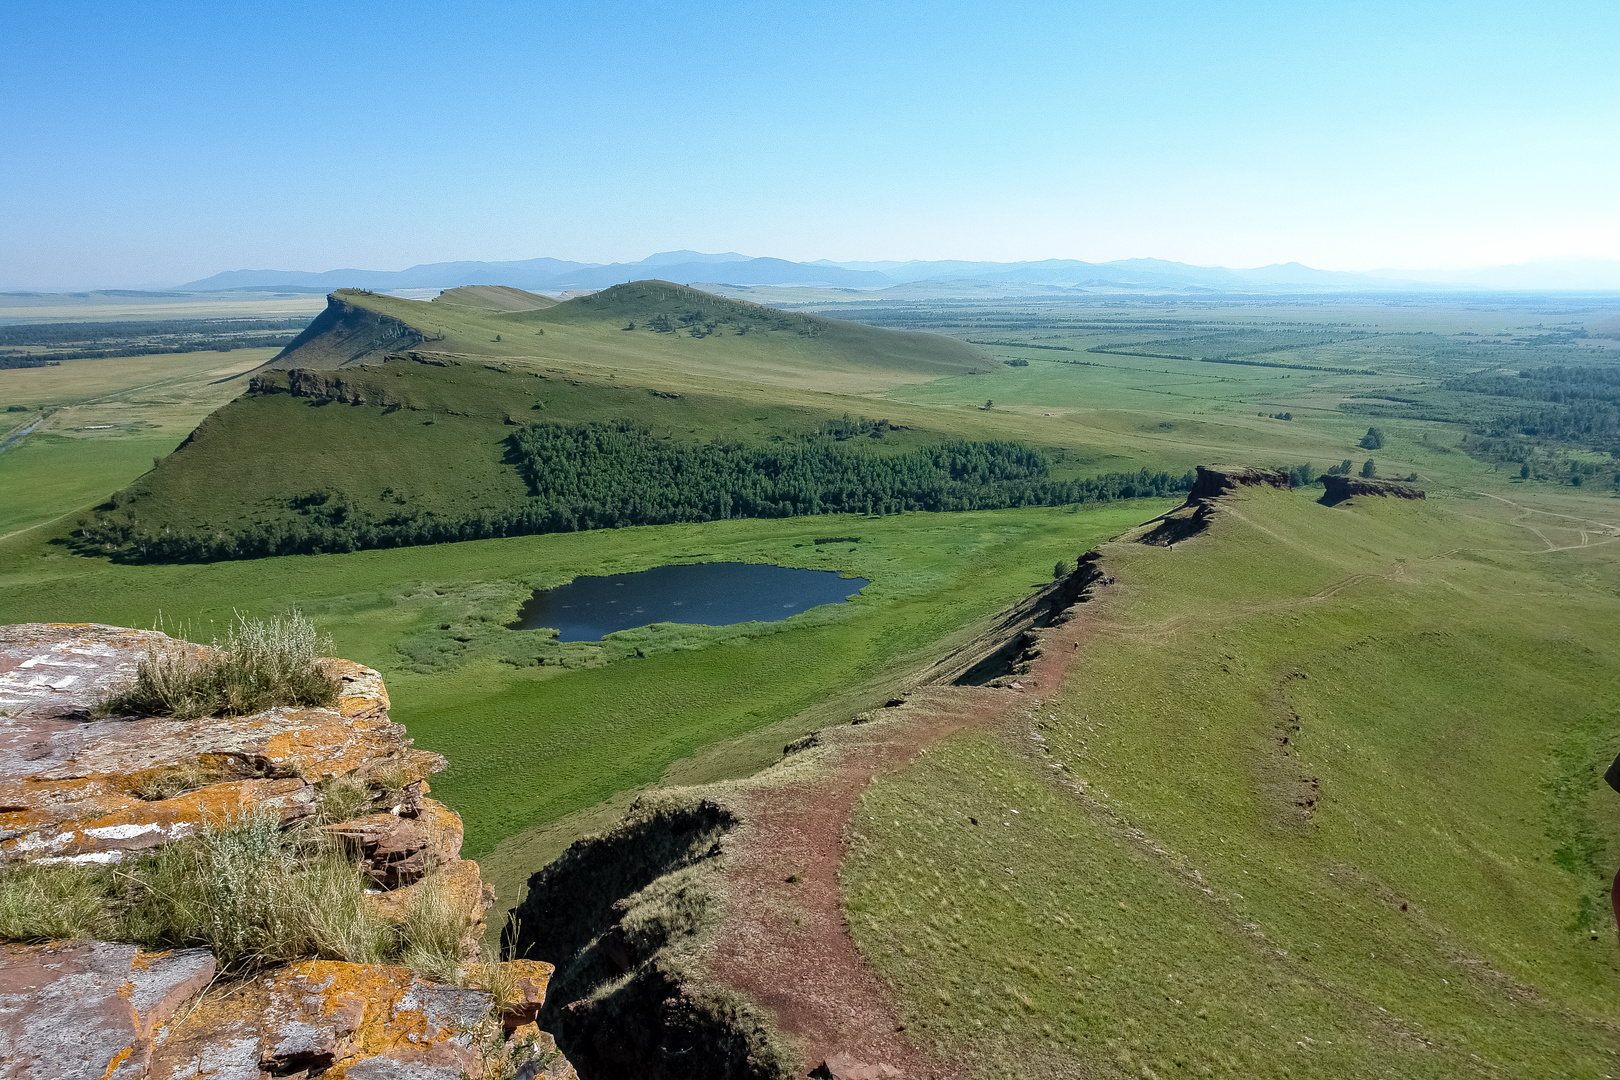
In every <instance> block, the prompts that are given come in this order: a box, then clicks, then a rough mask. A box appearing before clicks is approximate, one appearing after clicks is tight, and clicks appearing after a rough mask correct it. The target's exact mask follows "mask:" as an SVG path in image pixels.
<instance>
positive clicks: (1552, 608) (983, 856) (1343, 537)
mask: <svg viewBox="0 0 1620 1080" xmlns="http://www.w3.org/2000/svg"><path fill="white" fill-rule="evenodd" d="M1611 506H1612V504H1608V505H1604V506H1603V507H1602V509H1603V510H1604V511H1607V510H1609V509H1610V507H1611ZM1594 516H1596V517H1597V518H1598V521H1590V520H1589V521H1584V522H1583V521H1581V520H1579V519H1578V518H1577V519H1571V518H1560V517H1556V516H1553V515H1549V514H1540V515H1522V516H1521V515H1520V514H1519V512H1518V511H1516V510H1515V509H1514V508H1513V507H1511V506H1507V505H1505V504H1503V503H1500V502H1497V501H1495V500H1490V499H1475V500H1471V501H1470V500H1460V499H1448V500H1441V501H1439V502H1437V503H1435V504H1431V505H1423V504H1415V505H1414V504H1411V503H1403V502H1397V501H1394V500H1391V501H1389V502H1387V503H1386V502H1385V501H1383V500H1379V499H1371V500H1362V499H1357V500H1355V501H1354V505H1353V506H1352V507H1351V508H1347V509H1332V510H1330V509H1327V508H1324V507H1322V506H1319V505H1317V504H1316V503H1314V502H1312V501H1310V500H1309V499H1308V498H1306V497H1304V496H1303V495H1302V494H1299V493H1281V492H1269V491H1262V492H1259V493H1258V494H1256V495H1254V496H1252V497H1249V498H1247V499H1245V500H1243V501H1241V502H1239V503H1237V504H1235V505H1234V506H1233V508H1232V513H1230V514H1228V515H1225V516H1224V517H1222V518H1221V519H1220V521H1219V522H1218V524H1217V525H1216V526H1215V527H1214V529H1213V531H1212V532H1211V533H1210V534H1208V535H1206V536H1203V537H1199V538H1197V539H1194V540H1191V541H1188V542H1186V543H1184V544H1182V545H1180V546H1178V547H1177V548H1175V549H1173V550H1171V551H1165V550H1163V549H1158V548H1150V547H1143V546H1138V545H1129V544H1123V545H1114V546H1112V547H1111V548H1109V549H1108V554H1107V566H1108V567H1109V569H1110V571H1111V572H1112V573H1113V574H1115V575H1116V576H1117V580H1118V582H1119V584H1118V585H1117V586H1116V587H1115V590H1110V593H1111V594H1112V595H1110V596H1109V597H1108V598H1107V600H1106V601H1105V602H1104V604H1103V605H1101V606H1100V607H1099V608H1097V609H1091V610H1087V611H1086V612H1085V613H1084V614H1083V615H1082V618H1083V619H1084V620H1086V625H1087V626H1088V627H1089V628H1090V634H1091V636H1090V637H1089V638H1088V639H1087V641H1086V643H1085V645H1084V656H1083V659H1082V661H1081V665H1080V667H1079V668H1078V669H1077V674H1076V676H1075V677H1074V678H1072V679H1071V680H1070V681H1069V682H1068V683H1067V684H1066V685H1065V686H1064V687H1063V688H1062V689H1061V690H1060V691H1058V692H1057V693H1055V694H1052V695H1050V696H1049V697H1047V698H1046V699H1045V700H1044V701H1040V702H1032V703H1031V707H1030V709H1029V710H1028V719H1027V720H1026V721H1024V722H1023V723H1020V724H1019V725H1018V726H1017V728H1016V729H1015V730H1010V731H1007V732H1005V733H1004V734H1003V735H1002V736H1000V737H995V736H990V735H973V736H969V737H964V738H959V739H956V740H953V741H951V742H950V743H948V744H946V745H944V746H942V747H940V748H938V749H937V750H935V751H933V752H931V753H930V754H929V755H928V757H927V758H926V759H923V760H921V761H920V762H919V763H918V764H917V765H916V766H915V767H913V768H911V769H910V770H908V771H906V772H903V773H901V774H899V775H897V776H894V777H892V778H888V779H884V780H882V781H880V782H878V783H876V784H874V785H873V787H872V788H871V789H869V790H868V792H867V794H866V796H865V798H864V799H863V801H862V803H861V806H860V809H859V811H858V814H857V817H856V825H855V830H856V843H855V848H854V851H853V855H852V859H851V861H850V863H849V864H848V865H847V869H846V886H847V889H848V893H847V905H848V911H849V916H850V925H851V928H852V930H853V932H854V934H855V936H856V939H857V941H858V942H859V944H860V945H861V947H862V949H863V951H865V952H866V953H867V955H868V956H869V957H870V958H871V959H872V961H873V962H874V964H875V965H876V966H877V968H878V970H879V972H880V973H881V974H882V975H884V976H885V977H886V978H887V979H888V980H890V984H891V985H893V986H895V987H896V988H897V989H898V992H899V994H900V997H901V1000H902V1002H903V1008H902V1017H903V1019H904V1021H905V1022H906V1023H907V1024H908V1025H910V1026H911V1028H912V1030H916V1031H919V1032H920V1033H921V1038H922V1039H923V1040H924V1041H926V1042H931V1043H935V1044H938V1045H939V1046H941V1047H943V1048H946V1049H948V1050H949V1051H951V1052H952V1053H954V1054H955V1055H957V1057H958V1059H965V1060H975V1061H979V1062H982V1063H984V1064H985V1065H986V1067H987V1068H988V1070H989V1071H990V1072H992V1073H994V1074H996V1075H1003V1076H1039V1075H1069V1074H1070V1070H1071V1069H1073V1068H1075V1067H1077V1066H1076V1065H1075V1063H1076V1062H1082V1061H1083V1062H1092V1063H1098V1064H1101V1065H1102V1066H1103V1067H1104V1068H1105V1070H1106V1071H1108V1072H1109V1073H1110V1074H1115V1073H1117V1074H1118V1075H1149V1071H1151V1074H1152V1075H1157V1076H1171V1075H1241V1076H1277V1077H1282V1076H1312V1077H1317V1076H1319V1077H1332V1078H1343V1077H1363V1076H1367V1077H1371V1076H1412V1077H1416V1076H1434V1077H1449V1076H1459V1075H1503V1076H1548V1077H1551V1076H1577V1075H1603V1074H1604V1072H1605V1071H1606V1070H1611V1069H1612V1062H1613V1060H1614V1038H1613V1034H1612V1032H1613V1025H1614V1024H1615V1023H1616V1021H1617V1020H1620V1010H1617V1008H1616V1005H1615V1001H1614V997H1613V994H1612V993H1611V992H1610V991H1609V988H1610V987H1612V986H1613V985H1614V980H1615V978H1616V976H1617V975H1620V957H1617V956H1616V953H1615V947H1614V921H1613V917H1612V915H1611V914H1610V913H1609V911H1608V895H1607V894H1608V879H1609V877H1610V876H1612V874H1613V871H1614V867H1615V866H1616V865H1620V812H1617V811H1620V796H1616V795H1615V794H1614V793H1613V792H1611V791H1609V790H1608V788H1607V787H1606V786H1605V785H1603V784H1602V783H1601V781H1600V779H1599V776H1600V774H1601V773H1602V771H1603V770H1604V768H1606V767H1607V765H1608V763H1609V762H1610V760H1612V758H1613V757H1614V755H1615V753H1616V751H1617V750H1620V731H1617V730H1616V728H1615V726H1614V724H1613V716H1612V711H1613V710H1612V703H1613V694H1612V691H1613V687H1614V686H1615V685H1616V683H1617V680H1620V649H1617V647H1616V645H1615V643H1614V641H1613V635H1612V634H1610V633H1609V632H1608V628H1609V627H1611V626H1612V625H1613V624H1614V621H1615V619H1616V618H1617V617H1620V602H1617V600H1616V594H1615V592H1614V589H1613V582H1614V581H1615V580H1616V575H1617V572H1620V543H1616V542H1614V540H1613V536H1614V533H1613V527H1614V526H1615V525H1616V524H1620V514H1615V513H1612V512H1609V513H1599V512H1597V511H1596V510H1594ZM1516 518H1517V519H1518V520H1515V519H1516ZM1527 525H1533V527H1534V529H1536V530H1540V531H1541V532H1543V533H1545V534H1546V539H1547V540H1549V541H1550V542H1554V546H1564V545H1568V544H1571V543H1573V544H1575V545H1579V544H1581V543H1582V538H1581V536H1580V533H1581V531H1582V530H1583V529H1585V530H1587V532H1588V533H1589V536H1588V538H1587V539H1588V544H1589V546H1586V547H1579V546H1577V547H1575V548H1574V549H1573V550H1568V551H1560V552H1550V553H1549V552H1545V551H1542V550H1538V549H1542V548H1543V547H1544V546H1545V545H1544V543H1543V537H1540V536H1538V535H1536V534H1535V532H1533V531H1532V530H1531V529H1530V528H1527ZM1605 525H1607V526H1608V528H1607V529H1605V528H1604V526H1605ZM1592 544H1596V545H1597V546H1590V545H1592ZM1038 740H1039V741H1038ZM1054 765H1061V766H1062V769H1054V768H1053V766H1054ZM1014 811H1017V812H1016V813H1015V812H1014ZM970 816H971V817H977V819H978V822H979V824H978V826H973V825H971V824H969V823H968V818H969V817H970Z"/></svg>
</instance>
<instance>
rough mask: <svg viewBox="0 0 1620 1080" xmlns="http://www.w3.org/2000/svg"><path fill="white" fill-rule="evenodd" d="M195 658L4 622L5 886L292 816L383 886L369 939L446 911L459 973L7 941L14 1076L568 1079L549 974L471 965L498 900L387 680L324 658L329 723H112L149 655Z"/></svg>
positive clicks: (0, 884) (113, 634) (9, 1054)
mask: <svg viewBox="0 0 1620 1080" xmlns="http://www.w3.org/2000/svg"><path fill="white" fill-rule="evenodd" d="M202 648H203V647H201V646H194V645H189V644H187V643H184V642H179V641H174V640H172V639H170V638H168V637H167V636H165V635H163V634H159V633H155V632H152V631H141V630H129V629H124V628H121V627H112V626H100V625H61V624H27V625H21V626H8V627H0V890H5V889H6V888H7V884H8V883H7V878H6V876H5V875H14V877H13V879H12V880H19V881H20V880H23V877H22V875H26V874H28V873H33V872H37V871H39V870H40V869H41V868H42V864H43V866H44V867H60V868H62V872H64V873H73V874H80V873H83V874H90V873H102V874H105V873H106V871H105V870H97V869H96V868H97V867H100V866H104V865H106V864H123V866H121V867H120V869H119V871H118V873H119V874H124V873H125V870H124V869H123V867H124V866H130V865H139V863H140V861H141V860H142V859H143V858H145V857H147V856H148V855H150V854H152V853H159V854H161V851H160V850H159V849H163V850H171V851H172V850H176V849H177V848H179V847H183V845H185V844H187V843H194V842H195V839H196V838H197V837H199V836H202V835H204V834H206V833H207V832H208V830H210V829H217V828H218V827H220V826H221V823H230V822H233V821H234V822H240V821H244V820H248V819H252V820H255V821H261V822H262V821H264V820H266V819H267V818H268V819H269V820H270V822H271V823H272V825H271V830H272V835H273V834H274V823H275V822H279V823H280V825H281V829H282V831H283V833H284V834H286V833H291V834H292V835H297V836H299V837H303V838H305V843H306V846H310V845H313V846H317V848H318V850H320V851H327V852H331V851H338V852H342V853H343V854H342V856H341V858H342V860H343V865H345V866H352V867H353V870H352V871H345V872H348V873H355V874H358V875H361V879H362V882H363V883H365V884H367V885H369V887H368V888H367V889H366V890H365V892H364V894H363V895H361V894H360V893H359V891H358V888H359V887H358V886H352V887H353V888H354V889H355V890H356V892H354V893H352V894H350V895H352V896H354V897H355V900H354V901H353V902H354V903H355V904H357V905H358V907H357V911H358V912H360V913H361V914H364V915H365V916H366V917H367V918H369V919H370V920H371V922H370V923H369V924H368V925H370V926H371V927H372V928H373V932H375V933H378V934H381V935H383V936H385V937H386V936H388V935H390V934H394V933H398V934H399V935H401V936H402V937H403V936H405V935H408V934H409V932H410V930H409V924H410V923H411V921H412V920H419V919H421V918H422V912H423V911H424V910H428V909H433V910H435V911H439V912H442V913H445V914H444V917H443V918H442V919H441V925H443V926H447V927H450V928H452V929H451V931H450V932H451V935H452V936H451V938H450V941H449V944H448V945H447V946H446V948H447V949H448V951H449V955H450V956H451V958H452V959H451V962H450V965H449V966H450V967H453V968H455V969H456V970H455V971H454V972H451V971H442V970H441V971H436V972H435V975H434V977H431V978H430V977H427V976H424V975H422V974H420V973H418V972H416V971H413V970H411V969H410V968H407V967H403V966H397V965H391V964H375V963H348V962H344V961H342V960H338V959H331V958H320V957H317V956H314V955H310V956H308V958H307V959H302V960H298V961H296V962H293V963H289V964H281V965H275V966H269V967H265V966H263V965H262V964H256V963H246V964H244V963H242V962H240V960H238V962H237V963H236V964H235V965H233V966H232V967H230V968H229V970H226V969H225V966H224V965H222V964H220V963H217V962H216V957H215V955H214V953H213V952H211V951H210V950H209V949H208V948H181V949H176V950H172V951H157V952H151V951H145V950H143V949H141V948H139V947H138V946H137V945H136V944H133V943H130V941H127V940H126V941H124V942H109V941H95V940H82V939H81V940H68V941H40V940H27V941H16V942H11V943H0V1063H3V1065H0V1076H5V1077H8V1078H11V1077H16V1078H29V1080H32V1078H34V1077H40V1078H43V1077H60V1076H85V1077H92V1076H93V1077H118V1078H120V1080H138V1078H152V1080H169V1078H179V1077H182V1076H183V1077H198V1076H216V1077H221V1078H224V1077H231V1078H237V1080H259V1078H267V1077H271V1076H288V1075H295V1074H296V1075H300V1076H316V1075H319V1076H325V1077H331V1078H333V1080H338V1078H342V1077H352V1078H354V1080H365V1078H384V1077H389V1078H391V1077H407V1076H408V1077H413V1078H422V1080H456V1078H459V1077H463V1076H467V1077H475V1078H489V1080H498V1078H502V1077H505V1076H507V1075H510V1074H511V1073H512V1071H513V1070H514V1069H516V1068H519V1067H523V1066H525V1065H527V1066H528V1067H529V1073H528V1074H527V1075H530V1076H534V1077H536V1078H541V1077H549V1078H552V1080H561V1078H563V1077H570V1076H572V1075H573V1072H572V1069H571V1067H570V1066H569V1065H568V1063H567V1061H566V1060H565V1059H563V1058H562V1056H561V1055H560V1054H559V1053H557V1051H556V1048H555V1045H554V1044H553V1043H552V1042H551V1039H550V1036H549V1035H545V1034H544V1033H542V1032H540V1031H539V1030H538V1029H537V1028H536V1026H535V1023H534V1022H535V1020H536V1018H537V1016H538V1014H539V1011H540V1008H541V1006H542V1004H543V1003H544V1000H545V994H546V988H547V986H548V984H549V982H550V979H551V974H552V967H551V965H550V964H545V963H540V962H536V961H516V962H512V963H506V964H499V965H495V966H493V967H491V966H490V965H486V964H481V963H479V962H478V960H477V956H478V940H479V937H480V935H481V931H482V929H483V918H484V913H485V911H486V909H487V908H488V907H489V905H490V902H491V898H492V893H491V890H490V888H489V887H488V886H486V885H485V884H484V883H483V881H482V880H481V878H480V876H479V871H478V864H477V863H475V862H473V861H471V860H467V859H462V858H461V857H460V851H461V836H462V826H461V818H460V817H459V816H458V815H457V814H456V813H455V812H454V811H452V810H451V809H450V808H449V807H447V806H444V805H443V804H442V803H439V802H436V801H435V800H433V799H431V798H429V797H428V790H429V789H428V783H427V778H428V777H429V776H430V775H431V774H432V773H434V772H437V771H438V770H440V769H442V768H444V766H445V762H444V759H443V758H441V757H440V756H439V755H437V754H433V753H428V752H426V751H422V750H417V749H415V748H413V747H412V745H411V740H410V739H409V738H407V737H406V734H405V729H404V727H402V726H401V725H399V724H396V723H394V722H393V721H392V720H390V719H389V715H388V709H389V701H388V693H387V691H386V689H385V688H384V686H383V683H382V678H381V677H380V676H379V675H378V673H377V672H375V671H373V670H372V669H370V668H366V667H362V666H361V665H359V664H355V663H352V662H350V661H346V660H337V659H328V660H326V661H323V665H324V666H325V668H326V670H327V671H328V673H330V674H332V675H335V676H336V677H337V678H338V679H339V680H340V686H341V688H340V692H339V696H338V700H337V702H336V703H335V704H334V705H333V706H331V707H329V708H283V707H277V708H271V709H267V710H264V711H262V712H258V713H255V714H253V715H249V716H233V717H223V718H211V719H203V720H191V721H185V720H177V719H174V718H172V717H161V716H104V715H102V711H103V710H102V709H99V708H98V705H99V704H100V703H101V702H102V701H103V700H104V699H106V698H107V696H108V695H109V693H110V692H112V691H114V690H116V689H119V688H121V687H122V686H123V685H125V684H127V683H128V682H129V681H130V680H131V679H132V678H133V676H134V674H135V671H136V667H137V664H138V663H139V662H140V660H141V659H142V657H144V656H146V655H147V654H148V652H149V650H153V649H156V650H182V651H184V650H201V649H202ZM334 790H341V793H342V794H343V799H341V800H337V799H334V797H333V792H334ZM334 806H338V807H341V808H342V809H341V811H340V812H339V813H340V814H341V815H343V819H342V820H336V821H334V820H332V819H333V817H334V816H337V815H335V814H334ZM165 845H176V847H170V848H165V847H164V846H165ZM188 865H189V864H188ZM51 872H53V873H54V872H56V871H51ZM7 895H8V896H10V897H12V898H13V899H15V898H16V897H17V896H19V895H22V893H21V892H20V891H19V890H17V889H12V890H10V891H9V892H7ZM25 902H26V901H25ZM41 902H48V901H41ZM17 924H18V920H15V919H13V920H12V922H11V923H7V924H6V925H17ZM109 925H110V924H109ZM119 925H123V924H119ZM391 928H397V929H391ZM455 934H460V939H459V945H458V944H457V942H456V938H455V936H454V935H455ZM132 940H144V939H143V938H140V937H139V936H138V934H137V936H136V937H135V938H133V939H132ZM0 941H3V939H0ZM182 943H185V944H191V943H194V942H182ZM458 949H459V954H460V961H459V966H457V963H456V962H455V960H454V957H455V955H456V952H457V950H458ZM294 955H296V954H294ZM405 959H407V960H408V959H409V955H406V956H405ZM497 993H498V997H499V1000H497Z"/></svg>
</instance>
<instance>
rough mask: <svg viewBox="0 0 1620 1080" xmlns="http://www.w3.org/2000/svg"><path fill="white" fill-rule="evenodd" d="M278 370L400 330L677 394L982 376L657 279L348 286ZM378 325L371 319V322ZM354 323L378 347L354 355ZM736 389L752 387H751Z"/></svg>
mask: <svg viewBox="0 0 1620 1080" xmlns="http://www.w3.org/2000/svg"><path fill="white" fill-rule="evenodd" d="M333 296H334V301H333V306H332V308H330V309H329V310H328V312H326V313H325V314H324V315H323V316H322V317H320V318H318V319H317V320H316V321H315V322H314V323H313V324H311V329H310V331H308V332H306V336H301V337H300V339H299V340H298V341H296V342H294V344H293V345H292V346H290V347H289V349H288V350H287V352H286V353H285V354H284V355H282V356H280V357H278V358H277V359H276V361H275V364H276V366H278V367H333V366H338V365H339V364H343V363H352V362H355V361H354V360H353V359H352V358H354V357H355V356H357V355H364V356H365V358H364V360H363V361H362V362H366V363H370V362H373V361H374V360H375V359H377V358H378V357H380V356H381V355H384V354H386V353H387V352H389V351H398V350H399V349H400V348H402V347H405V345H406V344H408V342H403V340H402V339H400V338H399V337H398V334H400V333H401V332H402V331H403V328H409V329H411V330H413V331H415V332H416V334H417V335H419V336H423V337H424V340H422V341H421V342H420V344H418V345H416V346H415V347H416V348H418V349H421V350H427V351H431V352H433V353H435V354H443V355H450V356H458V357H463V358H477V359H481V360H491V361H495V360H505V361H509V362H513V363H518V364H524V365H538V366H541V367H548V366H549V367H554V368H557V369H560V370H564V371H567V372H568V373H570V374H574V375H579V376H583V377H587V378H601V379H605V378H607V377H608V376H609V375H612V376H615V377H617V378H626V377H629V378H635V379H638V380H640V379H649V378H650V379H662V380H663V381H664V383H665V384H668V385H669V386H673V387H675V388H677V389H679V388H692V389H697V388H700V387H711V388H712V387H715V386H723V387H728V388H729V391H730V392H737V391H738V390H739V388H738V387H737V386H736V385H735V384H737V383H747V384H764V385H770V386H779V387H784V388H798V389H808V390H815V391H835V392H855V393H861V392H870V391H873V390H880V389H883V388H885V387H889V386H894V385H901V384H905V383H909V382H920V381H923V380H926V379H930V378H937V377H939V376H941V375H952V374H961V373H964V372H968V371H974V370H984V369H988V368H989V367H991V366H992V364H993V363H994V361H992V360H990V359H989V358H988V357H986V356H985V354H984V352H983V351H982V350H980V349H978V348H977V347H975V346H973V345H970V344H967V343H964V342H962V341H958V340H955V339H953V338H948V337H943V336H940V335H936V334H927V333H917V332H912V331H902V330H887V329H880V328H877V327H870V326H863V325H860V324H858V323H850V322H843V321H840V320H837V319H828V318H824V317H822V316H817V315H803V314H797V313H789V312H783V311H778V310H776V309H774V308H767V307H763V306H761V305H758V304H751V303H747V302H745V301H738V300H728V299H726V298H724V297H719V296H713V295H711V294H709V293H704V292H700V291H698V290H696V289H690V288H687V287H686V286H683V285H675V284H672V283H670V282H666V281H639V282H633V283H631V284H628V285H617V286H614V287H613V288H611V289H606V290H604V291H602V292H600V293H596V294H593V295H591V296H586V297H580V298H577V299H574V300H569V301H566V302H564V303H561V304H557V305H556V306H554V307H549V308H546V309H544V310H535V311H522V312H494V311H489V310H484V309H480V308H476V307H468V306H458V305H455V304H447V303H433V302H427V301H420V300H405V299H401V298H399V297H393V296H384V295H381V294H377V293H368V292H362V291H357V290H351V289H344V290H339V291H338V292H337V293H335V294H333ZM377 319H381V320H383V321H384V322H383V324H381V325H379V324H377V322H376V320H377ZM361 326H367V327H369V328H370V330H369V332H372V333H374V334H376V335H377V340H378V346H377V348H376V349H375V350H374V351H373V352H372V353H369V354H362V352H361V350H360V349H359V345H358V339H357V338H356V337H355V335H356V334H357V333H358V329H357V328H359V327H361ZM747 392H749V393H752V392H755V391H754V390H753V389H752V386H751V385H750V388H749V389H748V390H747Z"/></svg>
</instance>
